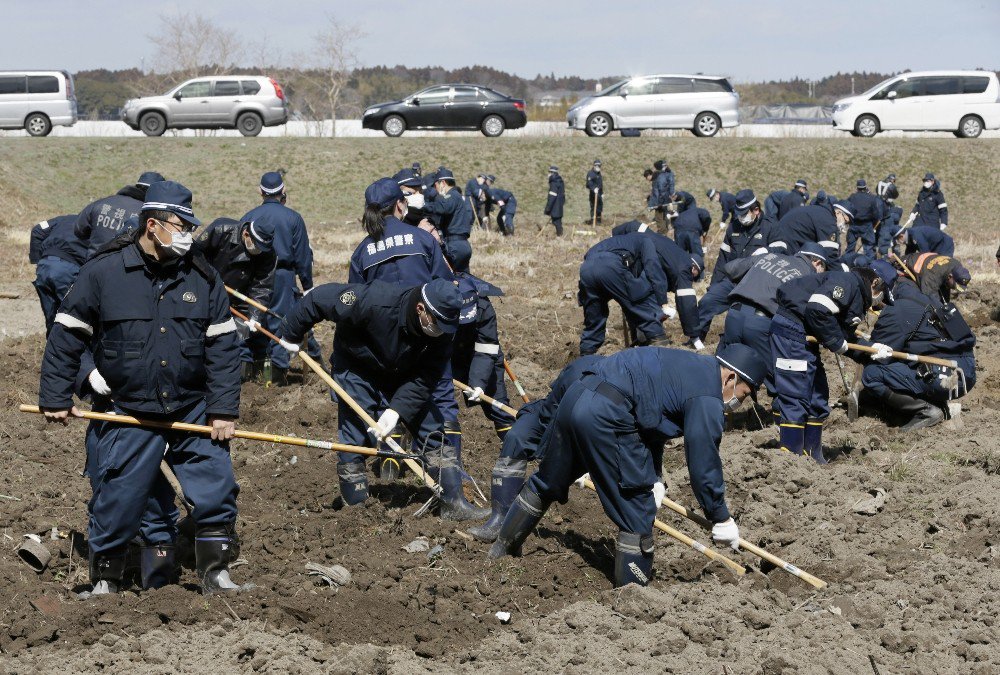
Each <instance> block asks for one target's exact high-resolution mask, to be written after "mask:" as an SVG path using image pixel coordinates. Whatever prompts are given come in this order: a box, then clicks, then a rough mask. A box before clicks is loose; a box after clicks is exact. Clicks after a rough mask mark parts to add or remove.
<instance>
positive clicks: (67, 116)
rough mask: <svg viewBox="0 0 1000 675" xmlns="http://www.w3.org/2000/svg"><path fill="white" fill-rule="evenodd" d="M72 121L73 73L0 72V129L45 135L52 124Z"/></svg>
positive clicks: (73, 119) (74, 122)
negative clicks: (20, 130) (22, 130)
mask: <svg viewBox="0 0 1000 675" xmlns="http://www.w3.org/2000/svg"><path fill="white" fill-rule="evenodd" d="M74 124H76V95H75V93H74V91H73V76H72V75H70V74H69V73H67V72H66V71H65V70H4V71H0V129H24V130H25V131H27V132H28V133H29V134H31V135H32V136H48V135H49V132H51V131H52V127H53V126H54V125H58V126H67V127H71V126H73V125H74Z"/></svg>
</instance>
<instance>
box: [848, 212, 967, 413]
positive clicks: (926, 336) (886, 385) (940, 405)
mask: <svg viewBox="0 0 1000 675" xmlns="http://www.w3.org/2000/svg"><path fill="white" fill-rule="evenodd" d="M917 229H918V230H929V229H930V228H917ZM893 297H894V302H893V304H892V306H890V307H886V308H885V309H884V310H882V312H881V313H880V314H879V318H878V321H876V322H875V327H874V329H873V330H872V340H876V341H878V342H882V343H884V344H887V345H889V346H890V347H891V348H893V349H895V350H896V351H901V352H907V353H909V354H920V355H922V356H932V357H936V358H941V359H950V360H956V361H958V363H959V367H960V368H961V371H962V373H961V375H959V374H958V373H957V372H956V373H952V372H950V371H949V370H948V369H946V368H941V367H939V366H929V365H926V364H920V363H913V362H909V361H901V360H894V359H873V360H872V362H871V363H869V364H868V365H866V366H865V369H864V371H863V373H862V378H861V382H862V384H864V386H865V392H866V394H868V395H869V396H871V397H872V398H875V399H876V400H878V401H881V402H882V403H883V404H884V405H885V406H886V407H888V408H889V409H891V410H893V411H894V412H895V413H897V414H899V415H901V416H903V419H904V420H905V421H904V423H903V424H902V426H901V428H902V429H903V430H904V431H912V430H915V429H923V428H925V427H930V426H933V425H935V424H937V423H938V422H940V421H941V420H943V419H944V417H945V411H944V408H945V406H946V404H947V401H948V400H950V399H952V398H960V397H961V396H964V395H965V394H966V393H968V391H969V390H970V389H971V388H972V386H973V385H974V384H975V372H976V362H975V356H974V354H973V347H974V346H975V344H976V338H975V336H974V335H973V333H972V330H971V329H970V328H969V325H968V323H966V322H965V319H964V318H963V317H962V314H961V312H959V311H958V308H957V307H955V306H954V305H946V304H945V303H942V302H941V301H940V299H935V298H933V297H929V296H927V295H925V294H923V293H921V292H920V289H919V288H918V287H917V285H916V283H914V282H913V281H911V280H910V279H909V278H907V277H900V278H899V279H897V281H896V284H895V288H894V289H893ZM970 375H971V377H970Z"/></svg>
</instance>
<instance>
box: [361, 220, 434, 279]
mask: <svg viewBox="0 0 1000 675" xmlns="http://www.w3.org/2000/svg"><path fill="white" fill-rule="evenodd" d="M438 278H440V279H450V278H451V271H450V270H449V269H448V264H447V263H446V262H445V259H444V255H443V254H442V253H441V246H440V245H439V244H438V243H437V241H435V239H434V237H433V236H432V235H431V234H430V233H429V232H425V231H424V230H421V229H420V228H419V227H414V226H413V225H407V224H406V223H404V222H402V221H400V220H399V219H398V218H396V217H394V216H389V217H388V218H386V219H385V230H384V233H383V235H382V238H381V239H380V240H378V241H374V240H372V238H371V237H365V238H364V239H363V240H362V241H361V243H360V244H358V247H357V248H356V249H354V253H353V254H352V255H351V263H350V271H349V272H348V275H347V282H348V283H350V284H361V283H368V282H370V281H375V280H378V281H384V282H386V283H390V284H396V285H399V286H402V287H404V288H412V287H414V286H419V285H420V284H424V283H426V282H428V281H430V280H431V279H438Z"/></svg>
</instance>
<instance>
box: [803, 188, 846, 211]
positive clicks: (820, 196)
mask: <svg viewBox="0 0 1000 675" xmlns="http://www.w3.org/2000/svg"><path fill="white" fill-rule="evenodd" d="M838 201H840V200H839V199H837V197H836V195H831V194H829V193H828V192H827V191H826V190H817V191H816V196H815V197H813V198H812V201H810V202H809V205H810V206H825V207H826V208H828V209H832V208H833V205H834V204H836V203H837V202H838Z"/></svg>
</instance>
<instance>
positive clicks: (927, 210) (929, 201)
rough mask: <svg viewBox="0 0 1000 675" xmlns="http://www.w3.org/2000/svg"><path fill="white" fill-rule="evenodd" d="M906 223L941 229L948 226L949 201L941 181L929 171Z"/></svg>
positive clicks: (925, 175)
mask: <svg viewBox="0 0 1000 675" xmlns="http://www.w3.org/2000/svg"><path fill="white" fill-rule="evenodd" d="M906 224H907V225H911V224H912V225H913V226H914V227H934V228H937V229H939V230H943V229H945V228H947V227H948V202H946V201H945V198H944V193H943V192H941V181H939V180H938V179H937V178H935V177H934V174H932V173H931V172H929V171H928V172H927V173H926V174H924V181H923V183H922V184H921V186H920V194H918V195H917V203H916V204H914V205H913V210H912V211H911V212H910V217H909V219H908V220H907V221H906Z"/></svg>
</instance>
